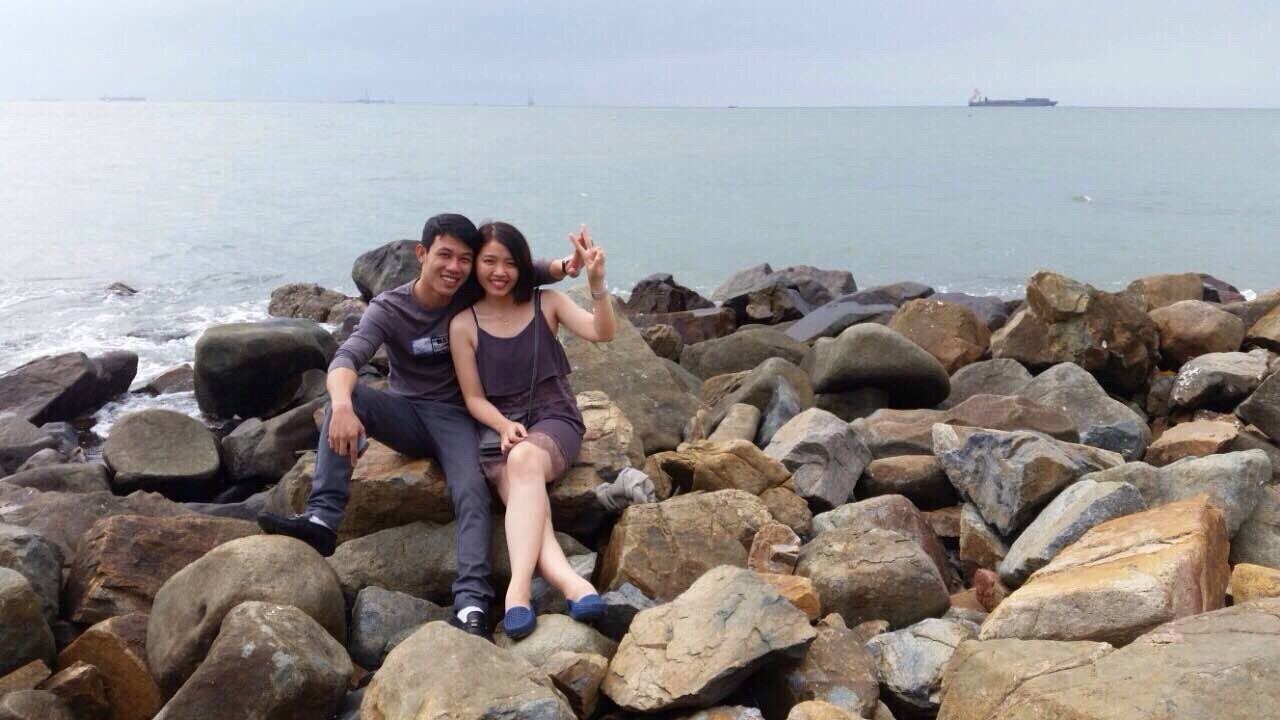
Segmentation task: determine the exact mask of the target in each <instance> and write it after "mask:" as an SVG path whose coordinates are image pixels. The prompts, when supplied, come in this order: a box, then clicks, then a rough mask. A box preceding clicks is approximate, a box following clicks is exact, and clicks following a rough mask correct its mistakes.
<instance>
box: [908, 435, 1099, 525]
mask: <svg viewBox="0 0 1280 720" xmlns="http://www.w3.org/2000/svg"><path fill="white" fill-rule="evenodd" d="M933 449H934V454H935V455H936V456H937V458H938V460H939V461H940V462H941V463H942V467H943V468H944V469H945V470H946V472H947V477H949V478H951V483H952V484H953V485H955V486H956V489H958V490H959V491H960V492H961V493H962V494H963V495H964V496H965V497H967V498H969V499H970V500H972V501H973V503H974V505H976V506H977V507H978V510H979V511H980V512H981V513H982V517H984V518H986V520H987V521H988V522H990V523H991V524H992V525H994V526H995V527H996V528H997V529H998V530H999V531H1000V533H1001V534H1004V535H1011V534H1013V533H1015V532H1017V531H1018V530H1021V529H1022V528H1024V527H1026V525H1027V523H1029V522H1031V520H1032V519H1034V518H1035V516H1036V514H1037V513H1038V512H1039V511H1040V509H1041V508H1042V507H1044V506H1045V505H1046V504H1048V502H1049V501H1050V500H1052V499H1053V496H1054V495H1057V494H1058V492H1059V491H1061V490H1062V489H1063V488H1065V487H1066V486H1068V485H1070V484H1071V483H1073V482H1075V481H1076V480H1079V479H1080V478H1081V477H1082V476H1084V475H1085V474H1087V473H1090V472H1094V471H1097V470H1104V469H1106V468H1109V467H1115V466H1117V465H1121V464H1123V463H1124V458H1122V457H1121V456H1120V455H1118V454H1116V453H1113V452H1110V451H1107V450H1101V449H1098V448H1094V447H1090V446H1088V445H1077V444H1074V443H1065V442H1061V441H1058V440H1054V439H1052V438H1050V437H1048V436H1045V435H1040V434H1038V433H1032V432H1025V431H1015V432H1003V431H998V430H971V429H963V428H962V429H958V428H956V427H953V426H951V425H942V424H938V425H934V426H933Z"/></svg>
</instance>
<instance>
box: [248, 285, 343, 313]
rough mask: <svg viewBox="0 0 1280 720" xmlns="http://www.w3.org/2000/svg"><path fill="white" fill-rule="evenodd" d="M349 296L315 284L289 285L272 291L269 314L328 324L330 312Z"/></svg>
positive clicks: (268, 307) (268, 305)
mask: <svg viewBox="0 0 1280 720" xmlns="http://www.w3.org/2000/svg"><path fill="white" fill-rule="evenodd" d="M346 299H347V296H346V295H343V294H342V293H340V292H337V291H336V290H330V289H328V288H324V287H320V286H319V285H316V284H315V283H289V284H288V285H281V286H280V287H278V288H276V289H275V290H272V291H271V300H270V302H268V303H267V314H268V315H272V316H274V317H284V318H302V319H305V320H314V321H316V322H328V321H329V311H330V310H332V309H333V306H334V305H337V304H338V303H340V302H342V301H343V300H346Z"/></svg>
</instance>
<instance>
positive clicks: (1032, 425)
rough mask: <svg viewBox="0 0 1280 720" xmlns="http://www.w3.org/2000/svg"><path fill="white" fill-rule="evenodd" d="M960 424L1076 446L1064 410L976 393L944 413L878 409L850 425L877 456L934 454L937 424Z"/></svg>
mask: <svg viewBox="0 0 1280 720" xmlns="http://www.w3.org/2000/svg"><path fill="white" fill-rule="evenodd" d="M938 423H942V424H944V425H961V426H965V427H977V428H986V429H988V430H1010V431H1012V430H1029V431H1034V432H1039V433H1044V434H1045V435H1048V436H1050V437H1052V438H1055V439H1058V440H1063V441H1066V442H1076V440H1078V439H1079V436H1078V435H1077V434H1076V428H1075V425H1074V424H1073V423H1072V422H1071V418H1070V417H1068V416H1067V415H1066V414H1064V413H1063V412H1062V411H1060V410H1057V409H1054V408H1050V407H1047V406H1044V405H1041V404H1039V403H1036V402H1033V401H1031V400H1028V399H1026V398H1021V397H1010V396H1004V395H974V396H973V397H971V398H969V399H967V400H965V401H964V402H962V403H960V404H959V405H957V406H955V407H953V408H949V409H946V410H924V409H921V410H880V411H877V412H875V413H872V414H871V415H870V416H869V417H866V418H860V419H858V420H855V421H853V422H852V423H851V424H850V426H851V427H852V428H853V430H854V432H856V433H857V434H858V437H860V438H862V440H863V442H865V443H866V444H867V448H868V449H869V450H871V456H872V457H875V458H884V457H894V456H896V455H929V454H932V453H933V426H934V425H936V424H938Z"/></svg>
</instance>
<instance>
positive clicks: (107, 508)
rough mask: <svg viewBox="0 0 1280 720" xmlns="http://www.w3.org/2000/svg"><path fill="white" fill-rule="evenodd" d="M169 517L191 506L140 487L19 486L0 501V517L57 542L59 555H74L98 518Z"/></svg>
mask: <svg viewBox="0 0 1280 720" xmlns="http://www.w3.org/2000/svg"><path fill="white" fill-rule="evenodd" d="M126 513H129V514H136V515H149V516H154V517H172V516H175V515H188V514H191V510H188V509H186V508H184V507H183V506H182V505H179V504H178V503H175V502H172V501H170V500H167V499H166V498H165V497H163V496H162V495H159V494H157V493H149V492H143V491H141V490H139V491H137V492H134V493H131V494H129V495H128V496H126V497H120V496H119V495H113V494H111V493H109V492H87V493H65V492H39V491H36V490H32V489H29V488H23V489H21V490H20V491H19V492H17V493H10V494H9V495H7V496H5V498H4V500H3V501H2V502H0V521H2V522H6V523H10V524H12V525H21V526H22V527H25V528H30V529H31V530H34V531H35V532H38V533H40V534H41V535H43V536H44V537H45V538H46V539H48V540H49V541H50V542H52V543H54V544H55V545H57V546H58V549H59V550H61V551H62V557H63V558H71V557H73V556H74V555H75V551H76V548H77V547H78V546H79V545H80V536H82V535H84V533H85V532H86V531H88V529H89V528H91V527H93V524H94V523H95V522H97V521H98V520H99V519H101V518H104V517H110V516H112V515H123V514H126Z"/></svg>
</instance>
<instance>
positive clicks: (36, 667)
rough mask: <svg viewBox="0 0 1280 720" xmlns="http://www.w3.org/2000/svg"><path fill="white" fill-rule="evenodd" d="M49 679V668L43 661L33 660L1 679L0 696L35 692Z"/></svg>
mask: <svg viewBox="0 0 1280 720" xmlns="http://www.w3.org/2000/svg"><path fill="white" fill-rule="evenodd" d="M48 677H49V666H48V665H45V664H44V661H43V660H32V661H31V662H29V663H27V664H26V665H23V666H22V667H20V668H18V669H17V670H14V671H12V672H10V673H9V674H8V675H5V676H3V677H0V695H4V694H6V693H11V692H17V691H18V690H35V689H36V688H37V687H39V686H40V683H42V682H44V681H45V680H46V679H47V678H48Z"/></svg>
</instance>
